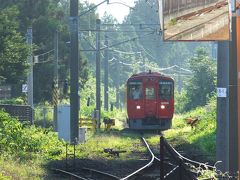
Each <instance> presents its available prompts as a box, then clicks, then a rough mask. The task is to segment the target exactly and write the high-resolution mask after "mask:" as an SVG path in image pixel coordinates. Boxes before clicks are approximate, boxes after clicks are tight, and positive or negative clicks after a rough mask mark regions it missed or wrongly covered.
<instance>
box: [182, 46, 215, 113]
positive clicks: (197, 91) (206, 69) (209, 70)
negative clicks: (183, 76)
mask: <svg viewBox="0 0 240 180" xmlns="http://www.w3.org/2000/svg"><path fill="white" fill-rule="evenodd" d="M189 68H190V69H191V70H192V72H193V76H192V77H191V78H190V79H189V81H188V82H187V83H186V88H185V89H186V95H187V98H188V103H187V104H186V107H185V110H189V109H192V108H195V107H197V106H203V105H206V104H207V102H208V100H209V98H210V97H212V96H213V95H214V92H215V89H216V77H217V76H216V75H217V74H216V72H217V71H216V61H214V60H213V59H211V58H209V56H208V54H207V52H206V49H204V48H199V49H197V52H196V54H195V55H194V56H193V57H192V58H191V59H190V60H189Z"/></svg>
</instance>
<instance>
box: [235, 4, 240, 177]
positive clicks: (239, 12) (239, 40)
mask: <svg viewBox="0 0 240 180" xmlns="http://www.w3.org/2000/svg"><path fill="white" fill-rule="evenodd" d="M238 3H240V1H239V2H238ZM238 5H239V4H238ZM236 15H237V22H236V23H237V49H238V51H237V68H238V137H240V51H239V49H240V9H237V11H236ZM239 141H240V138H239V139H238V172H240V142H239Z"/></svg>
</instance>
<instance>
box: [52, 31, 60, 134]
mask: <svg viewBox="0 0 240 180" xmlns="http://www.w3.org/2000/svg"><path fill="white" fill-rule="evenodd" d="M53 83H54V84H53V85H54V93H56V94H54V96H55V98H56V99H55V103H54V129H55V131H57V129H58V128H57V106H58V98H59V90H58V31H56V32H55V34H54V79H53Z"/></svg>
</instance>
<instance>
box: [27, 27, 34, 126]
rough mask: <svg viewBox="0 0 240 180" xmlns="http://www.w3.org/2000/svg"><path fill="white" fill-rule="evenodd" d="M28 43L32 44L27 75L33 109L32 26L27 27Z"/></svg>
mask: <svg viewBox="0 0 240 180" xmlns="http://www.w3.org/2000/svg"><path fill="white" fill-rule="evenodd" d="M27 44H28V45H29V46H30V53H29V57H28V64H29V66H30V67H29V71H28V77H27V86H28V92H27V97H28V105H30V106H31V108H32V110H33V108H34V107H33V56H32V27H29V28H28V29H27ZM31 120H32V123H33V116H32V119H31Z"/></svg>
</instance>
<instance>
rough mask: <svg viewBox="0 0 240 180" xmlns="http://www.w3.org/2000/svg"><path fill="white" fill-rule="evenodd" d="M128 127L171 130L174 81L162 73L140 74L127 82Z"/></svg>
mask: <svg viewBox="0 0 240 180" xmlns="http://www.w3.org/2000/svg"><path fill="white" fill-rule="evenodd" d="M127 113H128V125H129V128H131V129H157V130H166V129H169V128H171V124H172V123H171V122H172V118H173V113H174V81H173V79H172V78H170V77H167V76H163V75H161V74H160V73H151V72H150V73H140V74H137V75H133V76H131V77H130V78H129V79H128V81H127Z"/></svg>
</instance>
